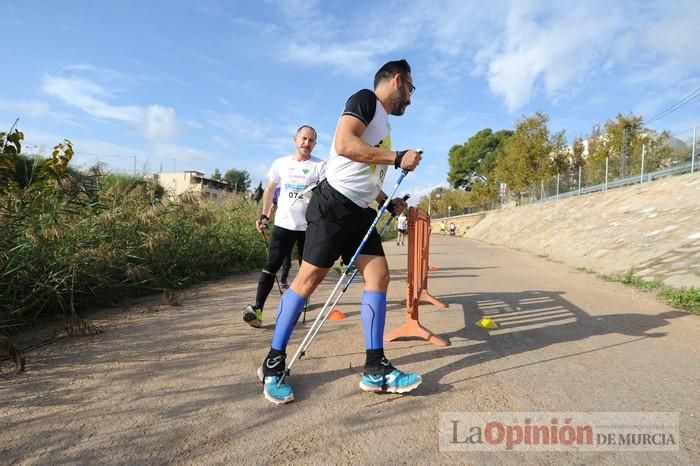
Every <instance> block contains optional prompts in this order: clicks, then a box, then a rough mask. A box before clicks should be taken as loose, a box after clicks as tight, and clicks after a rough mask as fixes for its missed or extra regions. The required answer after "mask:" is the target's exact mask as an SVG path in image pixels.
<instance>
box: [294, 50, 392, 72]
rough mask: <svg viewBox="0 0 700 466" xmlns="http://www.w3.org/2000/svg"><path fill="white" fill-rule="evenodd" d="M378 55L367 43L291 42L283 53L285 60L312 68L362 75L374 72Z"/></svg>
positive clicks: (378, 51) (377, 51)
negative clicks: (325, 68)
mask: <svg viewBox="0 0 700 466" xmlns="http://www.w3.org/2000/svg"><path fill="white" fill-rule="evenodd" d="M388 51H390V50H382V51H381V52H384V53H386V52H388ZM379 53H380V50H378V49H377V48H376V46H372V45H371V44H367V43H365V44H363V43H359V42H352V43H348V44H342V45H341V44H326V45H319V44H315V43H314V44H312V43H310V44H300V43H297V42H292V43H291V44H289V46H288V47H287V50H286V52H285V60H287V61H290V62H303V63H305V64H307V65H314V66H318V65H330V66H331V67H332V69H333V70H335V71H337V72H347V73H350V74H355V75H362V74H367V73H368V72H371V71H376V70H375V69H374V68H375V67H376V65H375V59H376V57H377V55H378V54H379Z"/></svg>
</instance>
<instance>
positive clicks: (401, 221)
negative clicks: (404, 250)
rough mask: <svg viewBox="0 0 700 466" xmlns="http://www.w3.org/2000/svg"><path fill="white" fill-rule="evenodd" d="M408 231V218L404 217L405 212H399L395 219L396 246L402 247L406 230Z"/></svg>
mask: <svg viewBox="0 0 700 466" xmlns="http://www.w3.org/2000/svg"><path fill="white" fill-rule="evenodd" d="M407 229H408V217H406V212H405V211H404V212H401V215H399V216H398V218H397V219H396V231H397V232H398V236H397V237H396V245H397V246H398V245H399V244H400V245H401V246H403V245H404V241H405V240H406V230H407Z"/></svg>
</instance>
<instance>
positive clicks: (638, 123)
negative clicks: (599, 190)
mask: <svg viewBox="0 0 700 466" xmlns="http://www.w3.org/2000/svg"><path fill="white" fill-rule="evenodd" d="M670 138H671V136H670V134H669V133H668V132H667V131H663V132H661V133H657V132H656V131H654V130H653V129H650V128H646V127H645V126H644V122H643V120H642V117H641V116H637V115H634V114H629V115H623V114H621V113H618V114H617V116H616V118H615V120H608V121H607V122H606V123H605V126H604V130H603V131H602V132H601V131H600V128H599V127H598V126H594V128H593V131H592V136H591V138H590V139H594V140H595V144H594V145H593V147H591V144H589V156H588V161H587V165H588V170H587V171H588V174H589V179H590V180H591V181H592V182H594V183H603V182H604V181H605V161H606V159H607V161H608V179H615V178H618V177H620V175H621V173H622V170H621V168H622V165H623V161H622V154H623V153H624V154H625V155H626V157H625V160H624V166H625V174H626V175H639V173H640V171H641V168H642V147H644V171H645V172H648V171H652V170H656V169H658V168H661V167H663V166H667V165H669V164H670V163H671V159H672V157H673V147H672V145H671V144H670ZM590 139H589V140H590ZM623 143H624V144H623Z"/></svg>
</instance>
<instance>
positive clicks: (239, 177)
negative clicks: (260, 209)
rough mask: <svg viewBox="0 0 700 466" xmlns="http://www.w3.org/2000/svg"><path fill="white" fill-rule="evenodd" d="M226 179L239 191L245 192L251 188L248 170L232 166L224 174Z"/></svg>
mask: <svg viewBox="0 0 700 466" xmlns="http://www.w3.org/2000/svg"><path fill="white" fill-rule="evenodd" d="M224 181H226V182H227V183H228V184H230V185H231V186H233V190H234V191H235V192H237V193H245V192H246V191H248V189H249V188H250V175H249V174H248V172H247V171H246V170H236V169H234V168H232V169H231V170H228V171H227V172H226V173H225V174H224Z"/></svg>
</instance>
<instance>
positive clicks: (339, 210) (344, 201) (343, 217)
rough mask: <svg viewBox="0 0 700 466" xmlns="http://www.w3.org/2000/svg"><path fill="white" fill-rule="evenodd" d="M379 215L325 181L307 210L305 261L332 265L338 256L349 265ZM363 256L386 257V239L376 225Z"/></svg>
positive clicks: (312, 197)
mask: <svg viewBox="0 0 700 466" xmlns="http://www.w3.org/2000/svg"><path fill="white" fill-rule="evenodd" d="M376 217H377V212H376V211H375V210H374V209H370V208H362V207H360V206H358V205H357V204H355V203H354V202H352V201H351V200H350V199H348V198H347V197H345V196H343V195H342V194H340V193H339V192H338V191H336V190H335V189H334V188H333V187H332V186H331V185H330V184H328V182H327V181H326V180H323V181H322V182H321V183H320V184H319V185H318V187H317V188H316V189H315V190H314V191H313V195H312V196H311V201H310V202H309V207H308V208H307V209H306V221H307V222H308V226H307V228H306V242H305V244H304V260H305V261H306V262H308V263H310V264H313V265H315V266H316V267H322V268H329V267H332V266H333V263H334V262H335V261H336V260H337V259H338V257H342V258H343V263H345V264H348V263H349V262H350V259H351V258H352V256H353V255H354V254H355V251H356V250H357V248H358V247H359V246H360V243H362V239H363V238H364V237H365V235H366V234H367V231H368V230H369V227H370V225H372V222H374V219H375V218H376ZM360 253H361V254H363V255H368V256H383V255H384V248H383V247H382V240H381V238H380V237H379V233H377V230H376V228H372V232H371V233H370V236H369V238H368V239H367V242H366V243H365V245H364V247H363V248H362V251H361V252H360Z"/></svg>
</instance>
